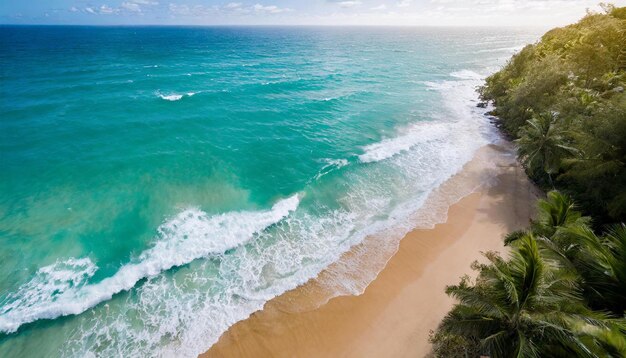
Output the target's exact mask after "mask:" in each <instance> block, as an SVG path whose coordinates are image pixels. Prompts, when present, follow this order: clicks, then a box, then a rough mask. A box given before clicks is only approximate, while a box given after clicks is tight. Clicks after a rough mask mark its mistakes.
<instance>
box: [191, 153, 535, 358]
mask: <svg viewBox="0 0 626 358" xmlns="http://www.w3.org/2000/svg"><path fill="white" fill-rule="evenodd" d="M486 183H488V184H486ZM458 187H471V188H475V189H474V190H473V193H471V194H469V195H466V196H464V197H463V198H462V199H461V200H460V201H458V202H456V203H454V204H453V205H451V206H450V207H449V209H448V215H447V221H446V222H445V223H442V224H438V225H436V226H435V227H434V228H432V229H416V230H414V231H412V232H410V233H409V234H407V235H406V236H405V237H404V238H403V239H402V240H401V242H400V245H399V248H398V251H397V252H396V253H395V254H394V255H393V256H392V257H391V258H390V259H389V261H388V262H387V265H386V266H385V267H384V269H383V270H382V271H381V272H380V273H379V275H378V276H377V278H376V279H375V280H374V281H372V282H371V284H370V285H369V286H368V287H367V288H366V290H365V292H364V293H363V294H361V295H358V296H340V297H335V298H332V299H330V300H329V301H328V302H325V303H323V304H321V306H319V307H317V308H312V309H308V310H306V311H303V312H302V311H300V312H298V311H297V310H292V309H285V307H287V305H286V302H288V304H289V306H291V307H293V306H294V305H296V306H297V305H298V304H299V302H300V301H301V302H302V305H303V306H306V305H308V304H309V302H310V300H311V297H306V296H309V295H310V293H311V292H315V290H312V289H311V287H315V286H319V283H318V282H316V280H311V281H310V282H309V283H307V284H305V285H303V286H301V287H298V288H296V289H295V290H292V291H289V292H287V293H285V294H283V295H281V296H280V297H277V298H276V299H273V300H271V301H269V302H268V303H267V304H266V305H265V307H264V309H263V310H261V311H258V312H256V313H254V314H253V315H251V316H250V317H249V318H248V319H246V320H243V321H240V322H238V323H236V324H235V325H233V326H232V327H230V329H229V330H228V331H227V332H225V333H224V334H223V335H222V337H221V338H220V340H219V341H218V343H216V344H215V345H213V347H211V349H210V350H209V351H208V352H206V353H205V354H203V355H202V356H204V357H423V356H426V355H428V353H429V352H430V349H431V347H430V345H429V343H428V336H429V331H430V330H433V329H435V328H436V327H437V325H438V324H439V322H440V321H441V319H442V318H443V317H444V315H445V314H446V312H447V311H448V310H449V309H450V308H451V307H452V305H453V304H454V301H453V300H452V299H451V298H449V297H448V296H446V294H445V293H444V289H445V286H446V285H450V284H455V283H458V281H459V278H460V277H461V276H463V275H464V274H470V273H471V270H470V264H471V263H472V262H473V261H474V260H477V259H481V254H480V252H484V251H489V250H494V251H500V252H503V251H504V250H505V248H504V247H503V245H502V237H503V235H504V234H506V233H507V232H509V231H512V230H515V229H519V228H522V227H524V226H526V225H527V224H528V220H529V218H530V216H531V215H532V212H533V207H534V201H535V200H536V198H537V195H538V191H537V190H536V189H535V188H534V187H533V186H532V185H531V184H530V183H529V181H528V179H527V177H526V175H525V174H524V172H523V171H522V170H521V169H520V167H519V166H518V164H517V162H516V161H515V159H514V156H513V155H512V149H511V148H510V146H508V145H506V144H504V145H499V146H496V145H490V146H486V147H484V148H482V149H481V150H479V151H478V152H477V155H476V156H475V158H474V159H473V160H472V161H471V162H470V163H468V164H466V165H465V167H464V168H463V170H462V171H461V172H460V173H459V174H457V175H456V176H454V177H452V178H451V179H450V180H448V181H447V182H446V183H444V185H442V187H441V188H440V189H439V190H437V191H435V192H434V193H433V194H431V196H433V197H435V196H437V195H443V193H446V192H454V188H458ZM447 189H449V190H447ZM429 199H430V198H429ZM353 254H354V253H353ZM347 255H348V256H349V255H350V253H348V254H347ZM320 277H321V279H323V277H324V273H322V274H320ZM319 279H320V278H318V279H317V280H319ZM305 301H306V304H305V303H304V302H305Z"/></svg>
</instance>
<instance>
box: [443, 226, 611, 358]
mask: <svg viewBox="0 0 626 358" xmlns="http://www.w3.org/2000/svg"><path fill="white" fill-rule="evenodd" d="M485 257H486V258H487V259H488V260H489V264H478V263H475V264H474V265H473V268H474V269H475V270H478V271H479V274H478V277H477V278H476V282H475V284H474V285H473V286H472V285H470V281H469V278H468V277H464V278H463V279H462V281H461V283H460V284H458V285H455V286H449V287H447V289H446V293H447V294H448V295H451V296H453V297H455V298H457V299H458V300H459V301H460V303H458V304H457V305H455V307H454V308H453V309H452V311H450V312H449V313H448V315H447V316H446V317H445V318H444V320H443V322H442V324H441V326H440V330H442V331H443V332H446V333H448V334H453V335H459V336H462V337H468V338H471V339H478V340H479V341H480V346H481V349H482V351H483V353H484V354H487V355H489V356H490V357H494V358H498V357H538V356H540V355H541V356H563V355H566V354H569V355H573V356H578V357H595V356H596V354H595V353H594V352H595V351H597V350H598V349H600V348H598V345H597V344H595V340H594V339H588V337H587V336H588V335H585V334H582V333H581V332H589V331H591V329H592V328H594V327H595V328H597V329H598V330H603V326H604V324H603V323H602V317H601V316H599V315H597V314H594V313H592V312H590V311H589V310H587V309H586V308H585V307H584V305H583V303H582V299H581V295H580V291H579V289H578V286H577V280H576V275H575V272H572V271H571V270H570V271H568V270H563V269H562V267H561V266H560V265H559V264H558V263H557V262H556V261H548V260H546V259H545V258H543V257H542V256H541V255H540V252H539V247H538V245H537V241H536V240H535V239H534V237H533V236H532V234H528V235H524V236H523V237H521V238H519V239H518V240H516V241H515V246H514V249H513V250H512V252H511V254H510V258H509V260H508V261H507V260H504V259H503V258H501V257H500V256H499V255H497V254H495V253H486V254H485Z"/></svg>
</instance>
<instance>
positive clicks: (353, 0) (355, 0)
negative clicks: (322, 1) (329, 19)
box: [337, 0, 363, 8]
mask: <svg viewBox="0 0 626 358" xmlns="http://www.w3.org/2000/svg"><path fill="white" fill-rule="evenodd" d="M337 4H338V5H339V6H341V7H343V8H349V7H355V6H359V5H361V4H363V3H362V2H361V1H360V0H348V1H340V2H338V3H337Z"/></svg>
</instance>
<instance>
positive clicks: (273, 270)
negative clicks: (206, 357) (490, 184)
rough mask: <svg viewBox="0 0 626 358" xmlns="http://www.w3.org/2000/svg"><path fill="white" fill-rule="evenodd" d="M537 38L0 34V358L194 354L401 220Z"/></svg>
mask: <svg viewBox="0 0 626 358" xmlns="http://www.w3.org/2000/svg"><path fill="white" fill-rule="evenodd" d="M537 35H538V31H531V30H519V29H486V28H485V29H444V28H432V29H423V28H422V29H420V28H295V27H294V28H272V27H256V28H255V27H252V28H237V27H225V28H193V27H189V28H183V27H181V28H162V27H137V28H135V27H104V28H99V27H6V26H5V27H0V68H1V70H0V71H1V73H0V74H1V78H0V83H1V85H0V98H1V99H0V113H1V116H0V117H1V118H0V156H1V157H0V161H1V162H0V165H1V170H0V180H1V181H0V247H2V249H1V250H0V273H1V275H0V332H1V333H0V356H7V357H8V356H20V357H21V356H23V357H44V356H45V357H51V356H78V357H83V356H89V355H95V356H111V355H121V356H145V355H150V356H154V355H160V356H194V355H196V354H197V353H200V352H203V351H204V350H206V349H208V348H209V347H210V346H211V345H212V344H213V343H214V342H215V341H216V340H217V339H218V338H219V336H220V334H221V333H222V332H224V331H225V330H226V329H227V328H228V327H229V326H230V325H232V324H233V323H235V322H236V321H238V320H241V319H244V318H245V317H247V316H248V315H249V314H250V313H252V312H254V311H255V310H258V309H260V308H261V307H262V305H263V303H264V302H266V301H267V300H269V299H271V298H272V297H275V296H277V295H279V294H281V293H282V292H284V291H286V290H289V289H291V288H294V287H296V286H297V285H299V284H302V283H304V282H306V281H307V280H308V279H310V278H313V277H315V276H316V275H317V274H318V273H319V272H320V271H321V270H322V269H323V268H325V267H327V266H328V265H329V264H331V263H333V262H335V261H337V260H338V259H339V257H340V256H341V254H342V253H344V252H346V251H347V250H349V248H350V247H351V246H353V245H355V244H358V243H359V242H361V241H362V240H363V238H364V237H365V236H366V235H371V234H377V233H381V232H384V231H385V230H389V229H390V228H397V227H403V228H405V229H408V228H410V223H408V222H407V218H408V217H410V215H411V213H413V212H415V211H416V210H417V209H419V207H420V206H421V204H422V203H423V201H424V199H425V197H426V196H427V195H428V193H429V192H430V191H431V190H433V189H434V188H436V187H437V186H438V185H439V184H440V183H442V182H443V181H445V180H446V179H447V178H449V177H450V176H451V175H453V174H454V173H455V172H457V171H458V170H459V169H460V168H461V166H462V165H463V164H464V163H465V162H467V161H468V160H469V159H470V158H471V157H472V153H473V151H474V150H475V149H477V148H478V147H480V146H481V145H484V144H486V143H489V142H490V141H491V140H493V135H494V134H493V130H492V129H491V127H490V126H489V123H488V120H487V119H486V117H485V116H484V115H483V114H484V111H485V110H482V109H479V108H476V106H475V105H476V94H475V92H474V88H475V86H477V85H479V84H480V83H481V79H482V78H483V77H484V76H485V75H487V74H489V73H491V72H493V71H495V70H496V69H498V68H499V66H501V65H502V64H504V62H505V61H506V59H507V58H508V57H509V56H510V55H511V54H512V53H513V52H514V51H515V50H517V49H519V48H520V47H521V46H522V45H524V44H526V43H529V42H532V41H534V40H535V39H536V38H537ZM383 237H384V236H383ZM381 240H384V238H383V239H381ZM346 280H348V279H346ZM343 284H345V285H346V286H350V282H344V283H343Z"/></svg>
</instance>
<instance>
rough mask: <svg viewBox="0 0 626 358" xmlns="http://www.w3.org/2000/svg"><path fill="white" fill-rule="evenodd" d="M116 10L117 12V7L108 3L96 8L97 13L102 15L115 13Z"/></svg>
mask: <svg viewBox="0 0 626 358" xmlns="http://www.w3.org/2000/svg"><path fill="white" fill-rule="evenodd" d="M118 12H119V9H115V8H112V7H110V6H108V5H102V6H100V8H99V9H98V13H99V14H103V15H111V14H116V13H118Z"/></svg>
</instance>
